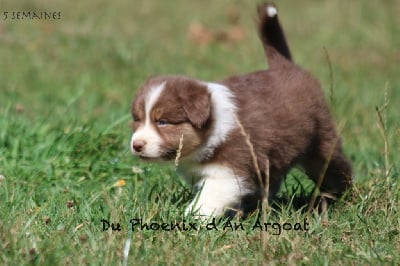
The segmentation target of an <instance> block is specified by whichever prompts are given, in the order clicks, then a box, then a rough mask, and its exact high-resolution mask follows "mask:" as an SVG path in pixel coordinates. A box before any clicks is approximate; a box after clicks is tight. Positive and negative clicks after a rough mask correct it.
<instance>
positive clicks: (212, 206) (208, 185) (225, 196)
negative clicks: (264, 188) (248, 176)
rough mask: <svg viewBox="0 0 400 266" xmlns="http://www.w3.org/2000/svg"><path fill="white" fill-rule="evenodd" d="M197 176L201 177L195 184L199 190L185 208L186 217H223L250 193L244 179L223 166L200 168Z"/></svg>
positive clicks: (211, 165)
mask: <svg viewBox="0 0 400 266" xmlns="http://www.w3.org/2000/svg"><path fill="white" fill-rule="evenodd" d="M197 174H198V175H200V176H202V179H201V180H200V181H199V182H198V183H197V184H196V186H198V187H200V190H199V192H198V193H197V195H196V197H195V198H194V200H193V201H192V202H191V203H190V204H189V206H188V207H187V208H186V211H185V214H186V215H188V214H190V213H193V214H195V215H197V216H200V217H205V218H208V217H211V216H220V215H223V214H224V212H225V211H227V210H229V208H230V207H231V208H232V207H234V205H237V204H239V203H240V200H241V198H242V197H243V196H244V195H246V194H249V193H251V192H252V191H251V190H250V189H249V188H247V187H246V185H245V183H244V180H245V179H244V178H242V177H239V176H237V175H235V173H234V172H233V170H232V169H230V168H228V167H226V166H223V165H219V164H209V165H205V166H201V167H199V168H198V169H197Z"/></svg>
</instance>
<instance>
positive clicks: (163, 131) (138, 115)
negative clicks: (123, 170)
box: [131, 77, 211, 160]
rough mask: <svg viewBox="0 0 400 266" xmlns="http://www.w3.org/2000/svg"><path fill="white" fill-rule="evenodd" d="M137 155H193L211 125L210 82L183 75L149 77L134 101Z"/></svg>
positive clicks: (133, 114) (147, 157) (165, 158)
mask: <svg viewBox="0 0 400 266" xmlns="http://www.w3.org/2000/svg"><path fill="white" fill-rule="evenodd" d="M132 117H133V121H134V122H133V130H134V133H133V135H132V139H131V150H132V153H133V155H136V156H140V157H141V158H142V159H162V160H170V159H174V158H175V157H176V155H177V151H178V149H180V147H179V146H180V142H181V138H182V148H181V149H180V152H181V156H186V155H189V154H190V153H191V152H193V151H194V150H196V149H197V148H198V147H199V146H200V145H201V144H202V143H203V141H204V139H205V137H206V135H207V132H208V131H209V128H210V121H211V95H210V93H209V91H208V89H207V85H205V84H203V83H201V82H199V81H196V80H193V79H188V78H183V77H156V78H152V79H150V80H148V81H147V82H146V83H145V84H144V85H143V86H142V87H141V88H140V89H139V91H138V93H137V95H136V97H135V99H134V101H133V103H132Z"/></svg>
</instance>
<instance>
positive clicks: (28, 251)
mask: <svg viewBox="0 0 400 266" xmlns="http://www.w3.org/2000/svg"><path fill="white" fill-rule="evenodd" d="M257 3H258V1H248V3H243V1H218V2H217V1H200V2H196V3H194V2H191V3H189V2H188V1H183V0H174V1H168V2H167V1H163V2H161V1H155V0H149V1H140V3H134V2H132V1H125V0H119V1H112V2H110V1H104V0H99V1H84V2H83V1H82V2H74V3H73V4H72V2H71V3H70V2H69V1H49V0H40V1H35V3H33V2H32V1H25V0H24V1H18V2H15V1H8V0H5V1H4V0H3V1H0V12H1V14H0V15H1V16H2V15H3V11H19V10H30V11H38V12H40V11H42V10H50V11H61V19H60V20H56V21H44V20H31V21H27V20H3V17H2V20H1V22H0V175H1V177H0V264H2V265H30V264H33V265H54V264H56V265H65V264H70V265H79V264H105V265H120V264H124V263H127V264H139V263H143V264H162V265H163V264H188V265H197V264H206V265H216V264H225V263H226V264H228V263H229V264H239V263H243V264H251V265H259V264H272V265H273V264H345V265H348V264H386V265H397V264H399V263H400V256H399V251H400V244H399V243H400V241H399V239H400V236H399V234H400V225H399V219H400V218H399V217H400V215H399V200H400V192H399V191H400V190H399V164H398V162H399V161H400V157H399V153H398V151H399V147H400V145H399V144H400V143H399V140H400V126H399V121H400V115H399V113H398V111H397V103H398V102H400V93H399V92H400V82H399V79H398V65H399V62H400V50H399V49H398V47H400V37H399V36H400V32H399V28H398V25H399V23H400V18H399V16H397V14H398V13H399V11H400V3H399V2H398V1H395V0H392V1H390V0H388V1H385V2H373V1H362V0H357V1H351V2H349V1H346V2H344V1H341V0H334V1H316V0H305V1H301V3H300V2H299V3H293V2H290V3H289V2H287V1H277V4H278V7H279V10H280V15H281V20H282V23H283V25H284V27H285V30H286V33H287V36H288V39H289V42H290V46H291V48H292V52H293V55H294V58H295V60H296V62H297V63H298V64H300V65H302V66H304V67H305V68H306V69H308V70H310V71H311V72H313V73H314V74H315V75H316V76H318V77H319V78H320V80H321V83H322V84H323V85H324V89H325V92H326V95H327V99H331V100H329V102H330V105H331V108H332V112H333V114H334V117H335V118H336V121H337V123H338V125H339V124H340V125H345V126H344V128H343V130H342V135H343V140H344V145H345V150H346V153H347V154H348V155H349V157H350V158H351V160H352V161H353V165H354V170H355V173H356V180H355V186H354V189H353V191H351V193H350V194H349V196H348V197H347V199H345V200H343V201H341V202H339V203H338V204H336V205H334V206H332V207H331V208H330V209H329V212H328V217H327V218H321V217H318V216H317V215H311V216H307V215H306V214H305V213H304V212H303V211H301V210H295V209H293V208H292V207H291V205H290V204H284V205H281V206H280V207H276V208H274V209H272V210H268V212H267V213H266V217H267V218H268V222H271V223H276V225H275V227H276V228H277V227H278V224H279V225H283V224H284V223H286V222H288V223H291V224H292V225H294V224H295V223H297V222H299V223H303V221H304V219H305V218H307V221H308V223H309V227H308V231H304V230H303V231H293V230H292V231H282V232H281V234H280V235H274V233H277V232H278V231H277V230H278V229H274V230H272V229H271V228H269V230H268V232H266V233H265V232H264V233H263V232H262V231H260V230H259V228H253V227H254V225H255V224H256V222H257V219H258V216H257V214H256V213H255V214H254V215H252V216H250V217H249V218H248V219H246V220H244V221H237V220H234V221H232V224H233V223H235V222H236V223H237V225H240V223H242V227H240V226H239V227H238V230H231V229H230V228H229V227H226V228H225V230H224V225H227V224H226V222H227V221H221V223H220V224H218V226H217V229H218V230H207V228H206V225H204V224H203V225H202V230H199V231H196V230H190V231H177V230H175V231H163V230H135V231H134V232H133V234H131V235H130V229H131V227H130V225H131V224H130V220H131V219H134V218H142V219H143V222H147V223H149V224H151V222H157V223H161V222H162V221H164V222H167V223H171V222H180V223H182V222H183V220H185V222H186V225H188V224H189V223H196V221H193V220H191V219H190V218H185V217H183V211H184V206H186V204H188V203H189V200H190V198H191V196H192V195H191V191H190V188H189V187H188V186H187V185H186V184H185V183H183V181H182V180H181V178H180V177H179V176H178V175H177V174H176V173H175V171H174V162H171V163H170V164H166V165H159V164H146V163H143V162H140V161H139V160H137V159H136V158H132V157H131V156H130V153H129V148H128V146H129V137H130V134H131V129H130V117H129V109H130V101H131V98H132V96H133V94H134V92H135V89H136V88H137V87H138V86H139V85H140V84H141V83H142V82H143V81H144V79H145V78H146V77H148V76H150V75H156V74H166V73H175V74H185V75H189V76H194V77H198V78H201V79H204V80H219V79H222V78H224V77H226V76H229V75H231V74H234V73H244V72H249V71H253V70H257V69H261V68H265V67H266V62H265V58H264V56H263V51H262V47H261V45H260V43H259V41H258V39H257V36H256V33H255V30H254V18H255V5H256V4H257ZM232 12H233V13H235V12H236V13H238V14H240V20H239V26H240V27H241V28H242V29H244V30H245V32H246V35H245V36H244V37H242V39H240V40H237V41H233V40H228V41H222V40H219V41H215V42H211V43H208V44H206V45H200V44H199V43H197V42H196V41H193V40H192V39H191V38H189V36H188V35H190V34H189V33H188V29H189V28H190V25H191V24H192V23H194V22H198V23H201V24H202V25H204V27H206V28H210V29H212V30H215V31H219V32H223V31H225V30H226V29H228V28H229V27H231V26H232V25H231V22H230V21H229V19H228V17H229V15H228V14H232ZM325 50H326V51H327V53H328V56H329V59H330V63H328V61H327V53H326V52H325ZM330 68H331V69H332V73H330ZM331 74H332V75H331ZM331 76H332V77H333V79H332V80H331V78H330V77H331ZM331 85H333V88H332V93H331V90H330V86H331ZM330 94H332V95H330ZM376 107H378V110H379V112H378V111H377V110H376ZM298 180H300V183H301V185H298V182H297V181H298ZM310 185H312V184H309V183H308V182H307V180H304V179H303V177H302V174H301V173H300V172H298V171H293V172H291V174H290V175H289V176H288V181H287V182H286V183H285V186H284V187H283V188H282V190H281V195H282V196H286V197H289V198H290V196H291V195H293V194H296V193H298V191H299V190H298V189H297V188H299V187H300V189H304V188H306V189H307V188H308V187H309V186H310ZM102 219H106V220H109V221H110V222H113V223H114V225H115V226H116V225H117V223H119V224H120V225H121V231H112V230H110V229H109V230H107V231H104V232H103V224H102V222H101V220H102ZM228 225H229V224H228ZM303 225H304V224H303ZM155 226H156V225H153V229H154V228H155ZM181 226H182V224H181ZM198 226H200V224H198ZM271 226H272V225H271ZM242 228H243V229H242ZM136 229H137V228H136ZM303 229H304V228H303ZM128 239H131V242H130V246H129V245H128V246H129V247H130V249H129V254H128V255H126V254H125V255H124V251H125V250H124V248H125V245H126V243H127V240H128Z"/></svg>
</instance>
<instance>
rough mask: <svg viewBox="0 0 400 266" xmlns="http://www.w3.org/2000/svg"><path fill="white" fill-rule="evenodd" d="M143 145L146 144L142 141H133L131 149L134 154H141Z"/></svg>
mask: <svg viewBox="0 0 400 266" xmlns="http://www.w3.org/2000/svg"><path fill="white" fill-rule="evenodd" d="M145 144H146V142H145V141H144V140H135V141H134V142H133V143H132V147H133V149H134V150H135V151H136V152H141V151H142V150H143V147H144V145H145Z"/></svg>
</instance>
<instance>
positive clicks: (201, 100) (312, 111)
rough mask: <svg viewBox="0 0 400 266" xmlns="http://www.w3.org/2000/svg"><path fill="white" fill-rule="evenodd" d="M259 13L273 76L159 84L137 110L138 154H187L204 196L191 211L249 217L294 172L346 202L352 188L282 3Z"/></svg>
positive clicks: (183, 165) (142, 92) (182, 165)
mask: <svg viewBox="0 0 400 266" xmlns="http://www.w3.org/2000/svg"><path fill="white" fill-rule="evenodd" d="M258 15H259V24H258V31H259V35H260V39H261V40H262V43H263V45H264V48H265V52H266V56H267V59H268V63H269V70H261V71H257V72H253V73H249V74H245V75H238V76H233V77H229V78H227V79H225V80H223V81H220V82H217V83H213V82H206V81H201V80H197V79H193V78H189V77H183V76H158V77H153V78H150V79H149V80H148V81H147V82H145V83H144V85H143V86H142V87H141V88H140V89H139V90H138V92H137V94H136V97H135V99H134V101H133V103H132V116H133V120H134V123H133V129H134V133H133V135H132V139H131V150H132V153H133V155H135V156H139V157H140V158H141V159H143V160H174V159H176V157H179V166H178V172H179V173H180V174H182V175H183V176H184V177H185V178H186V180H187V181H188V182H189V183H191V184H192V185H194V187H195V189H196V190H197V195H196V197H195V199H194V200H193V201H192V202H191V203H190V204H189V206H188V207H187V208H186V214H189V213H194V214H196V215H200V216H204V217H210V216H219V215H223V214H229V215H230V214H232V213H237V212H238V211H239V212H240V213H248V212H249V211H252V210H254V209H255V208H256V207H257V204H258V202H259V201H260V200H261V199H262V198H263V197H264V196H265V194H266V193H265V186H266V185H267V184H268V188H269V190H268V197H269V198H270V199H272V198H273V197H274V195H275V194H276V192H277V191H278V190H279V187H280V185H281V183H282V180H283V178H284V177H285V175H286V174H287V173H288V171H289V170H290V169H291V168H292V167H294V166H301V167H302V168H303V169H304V171H305V173H306V174H307V175H308V177H309V178H311V179H312V180H314V181H315V182H316V183H317V184H319V185H320V191H322V192H327V193H331V194H334V195H335V196H341V195H342V194H343V193H344V192H345V191H346V189H348V188H349V187H350V186H351V184H352V171H351V165H350V163H349V161H348V160H347V159H346V157H345V155H344V154H343V151H342V145H341V141H340V137H339V136H338V134H337V132H336V130H335V125H334V123H333V121H332V117H331V114H330V112H329V108H328V106H327V104H326V102H325V99H324V95H323V91H322V90H321V86H320V84H319V82H318V81H317V80H316V79H315V78H314V77H313V76H312V75H311V74H309V73H308V72H306V71H305V70H303V69H301V68H300V67H298V66H297V65H295V64H294V63H293V62H292V59H291V58H292V57H291V54H290V50H289V48H288V46H287V43H286V39H285V36H284V33H283V31H282V28H281V26H280V23H279V21H278V16H277V10H276V8H275V6H273V5H271V4H263V5H261V6H259V8H258Z"/></svg>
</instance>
